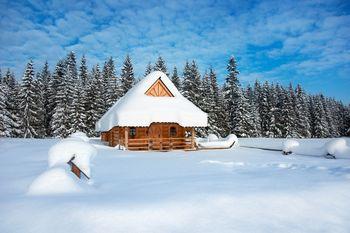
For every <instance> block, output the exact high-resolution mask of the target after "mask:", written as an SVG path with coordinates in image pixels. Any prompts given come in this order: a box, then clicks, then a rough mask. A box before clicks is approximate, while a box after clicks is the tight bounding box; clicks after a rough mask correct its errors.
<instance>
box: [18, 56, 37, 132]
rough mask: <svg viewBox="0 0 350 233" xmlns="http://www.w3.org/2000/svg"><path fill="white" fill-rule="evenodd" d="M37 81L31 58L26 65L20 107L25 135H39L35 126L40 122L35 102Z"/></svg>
mask: <svg viewBox="0 0 350 233" xmlns="http://www.w3.org/2000/svg"><path fill="white" fill-rule="evenodd" d="M35 91H36V89H35V83H34V67H33V61H32V60H30V61H29V62H28V64H27V66H26V69H25V72H24V75H23V79H22V85H21V97H20V99H21V102H20V109H21V112H22V116H21V117H22V122H21V126H22V129H23V137H25V138H32V137H37V136H38V134H37V132H36V131H35V126H36V125H37V122H38V115H37V114H38V109H37V105H36V103H35V101H36V99H35Z"/></svg>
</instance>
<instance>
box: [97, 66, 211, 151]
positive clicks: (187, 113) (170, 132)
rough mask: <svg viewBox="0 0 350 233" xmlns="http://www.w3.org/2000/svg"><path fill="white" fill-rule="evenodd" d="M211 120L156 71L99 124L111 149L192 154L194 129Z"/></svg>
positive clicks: (130, 92)
mask: <svg viewBox="0 0 350 233" xmlns="http://www.w3.org/2000/svg"><path fill="white" fill-rule="evenodd" d="M207 122H208V116H207V114H206V113H204V112H203V111H202V110H200V109H199V108H198V107H197V106H195V105H194V104H193V103H192V102H190V101H189V100H187V99H186V98H185V97H183V96H182V95H181V93H180V92H179V91H178V90H177V88H176V87H175V85H174V84H173V83H172V82H171V81H170V79H169V78H168V77H167V76H166V75H165V74H164V73H162V72H160V71H155V72H153V73H151V74H149V75H148V76H146V77H145V78H143V79H142V80H141V81H140V82H139V83H137V85H135V86H134V87H133V88H132V89H131V90H129V91H128V92H127V93H126V94H125V96H123V97H122V98H121V99H119V100H118V101H117V102H116V103H115V104H114V105H113V106H112V107H111V108H110V109H109V110H108V111H107V112H106V113H105V114H104V115H103V116H102V118H101V119H100V120H99V121H98V122H97V123H96V130H97V131H98V132H101V139H102V140H103V141H106V142H108V145H109V146H112V147H115V146H117V145H120V146H123V147H125V148H126V149H129V150H175V149H181V150H193V149H195V148H196V144H195V130H194V128H195V127H206V126H207Z"/></svg>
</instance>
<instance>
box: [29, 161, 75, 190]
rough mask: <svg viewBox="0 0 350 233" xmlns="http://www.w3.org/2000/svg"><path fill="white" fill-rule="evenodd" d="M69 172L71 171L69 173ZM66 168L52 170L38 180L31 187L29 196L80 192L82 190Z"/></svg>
mask: <svg viewBox="0 0 350 233" xmlns="http://www.w3.org/2000/svg"><path fill="white" fill-rule="evenodd" d="M68 172H69V171H68ZM68 172H67V171H66V170H65V169H64V168H61V167H56V168H52V169H50V170H48V171H46V172H44V173H43V174H41V175H40V176H38V178H36V179H35V180H34V181H33V183H32V184H31V185H30V186H29V189H28V194H29V195H52V194H65V193H76V192H80V191H81V188H80V187H79V185H78V184H77V182H76V181H75V179H76V178H75V177H72V175H71V174H69V173H68Z"/></svg>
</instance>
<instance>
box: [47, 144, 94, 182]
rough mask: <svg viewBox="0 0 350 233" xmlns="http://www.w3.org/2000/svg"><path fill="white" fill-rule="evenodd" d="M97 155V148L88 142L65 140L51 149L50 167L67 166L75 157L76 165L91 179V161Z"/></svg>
mask: <svg viewBox="0 0 350 233" xmlns="http://www.w3.org/2000/svg"><path fill="white" fill-rule="evenodd" d="M96 154H97V150H96V148H95V147H94V146H92V145H91V144H89V143H87V142H84V141H82V140H80V139H73V138H68V139H64V140H62V141H60V142H58V143H57V144H55V145H53V146H52V147H51V148H50V150H49V167H53V166H57V165H61V164H66V163H67V162H68V161H69V160H70V159H71V158H72V157H75V158H74V163H75V164H76V165H77V166H78V167H79V168H80V170H82V171H83V172H84V173H85V174H86V175H87V176H89V177H90V160H91V158H92V157H94V156H95V155H96Z"/></svg>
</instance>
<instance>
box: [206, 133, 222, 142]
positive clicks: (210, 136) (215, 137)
mask: <svg viewBox="0 0 350 233" xmlns="http://www.w3.org/2000/svg"><path fill="white" fill-rule="evenodd" d="M207 139H208V141H209V142H212V141H216V140H218V139H219V138H218V136H216V135H215V134H209V135H208V137H207Z"/></svg>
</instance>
